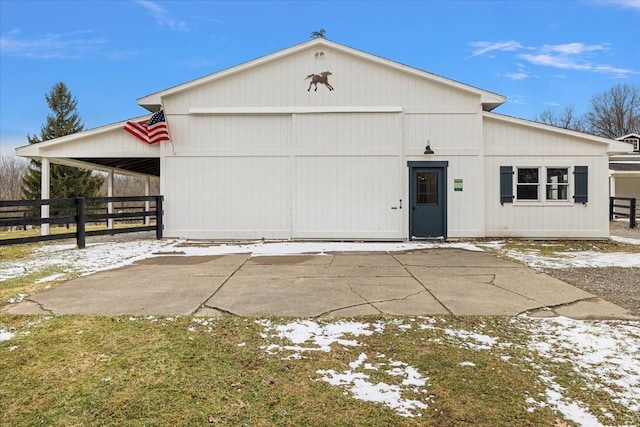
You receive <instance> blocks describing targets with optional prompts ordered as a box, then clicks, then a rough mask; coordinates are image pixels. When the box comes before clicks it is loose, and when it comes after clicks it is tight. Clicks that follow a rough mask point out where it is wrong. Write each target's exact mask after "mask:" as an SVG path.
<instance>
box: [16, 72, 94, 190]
mask: <svg viewBox="0 0 640 427" xmlns="http://www.w3.org/2000/svg"><path fill="white" fill-rule="evenodd" d="M45 98H46V100H47V104H49V109H50V110H51V114H48V115H47V122H46V123H45V124H44V125H42V126H41V127H40V135H39V136H38V135H33V136H32V135H27V139H28V140H29V144H37V143H39V142H43V141H48V140H50V139H54V138H60V137H62V136H66V135H71V134H73V133H76V132H81V131H82V130H83V129H84V124H83V123H82V121H81V120H80V116H79V115H78V112H77V110H76V107H77V106H78V101H77V100H76V99H75V98H74V97H73V96H72V95H71V93H70V92H69V89H67V86H66V85H65V84H64V83H62V82H60V83H56V84H55V85H54V86H53V88H51V91H50V92H49V93H48V94H46V95H45ZM41 176H42V164H41V163H40V162H38V161H36V160H32V161H31V163H30V165H29V170H28V171H27V173H26V174H25V176H24V177H23V179H22V194H23V196H24V197H25V199H40V198H41V186H40V180H41ZM50 179H51V188H50V190H49V195H50V198H51V199H64V198H72V197H96V196H97V194H98V191H99V190H100V187H101V186H102V182H103V181H104V177H102V176H100V175H94V174H93V172H92V171H90V170H87V169H80V168H76V167H71V166H63V165H56V164H52V165H51V168H50Z"/></svg>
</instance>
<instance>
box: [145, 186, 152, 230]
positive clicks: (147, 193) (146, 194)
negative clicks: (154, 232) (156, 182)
mask: <svg viewBox="0 0 640 427" xmlns="http://www.w3.org/2000/svg"><path fill="white" fill-rule="evenodd" d="M149 193H151V177H149V176H148V177H147V179H145V180H144V195H145V196H147V197H148V196H149ZM149 207H150V204H149V200H145V202H144V210H145V212H149ZM144 225H146V226H149V225H151V217H150V216H148V215H145V216H144Z"/></svg>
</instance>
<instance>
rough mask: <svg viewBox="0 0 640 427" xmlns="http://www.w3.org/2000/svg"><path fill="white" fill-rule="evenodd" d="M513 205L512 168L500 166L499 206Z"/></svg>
mask: <svg viewBox="0 0 640 427" xmlns="http://www.w3.org/2000/svg"><path fill="white" fill-rule="evenodd" d="M503 203H513V166H500V204H503Z"/></svg>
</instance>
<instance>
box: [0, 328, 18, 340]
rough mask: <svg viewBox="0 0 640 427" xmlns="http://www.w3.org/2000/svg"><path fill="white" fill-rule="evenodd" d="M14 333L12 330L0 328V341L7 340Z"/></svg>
mask: <svg viewBox="0 0 640 427" xmlns="http://www.w3.org/2000/svg"><path fill="white" fill-rule="evenodd" d="M14 336H15V334H14V333H13V332H9V331H5V330H4V329H0V342H2V341H9V340H10V339H11V338H13V337H14Z"/></svg>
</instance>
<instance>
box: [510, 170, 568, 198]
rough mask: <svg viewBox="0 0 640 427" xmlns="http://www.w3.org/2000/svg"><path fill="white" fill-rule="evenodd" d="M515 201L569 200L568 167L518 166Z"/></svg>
mask: <svg viewBox="0 0 640 427" xmlns="http://www.w3.org/2000/svg"><path fill="white" fill-rule="evenodd" d="M515 175H516V177H515V180H516V198H515V199H516V201H519V202H545V201H564V202H568V201H569V168H568V167H541V166H536V167H530V166H527V167H518V168H517V169H516V174H515Z"/></svg>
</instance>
